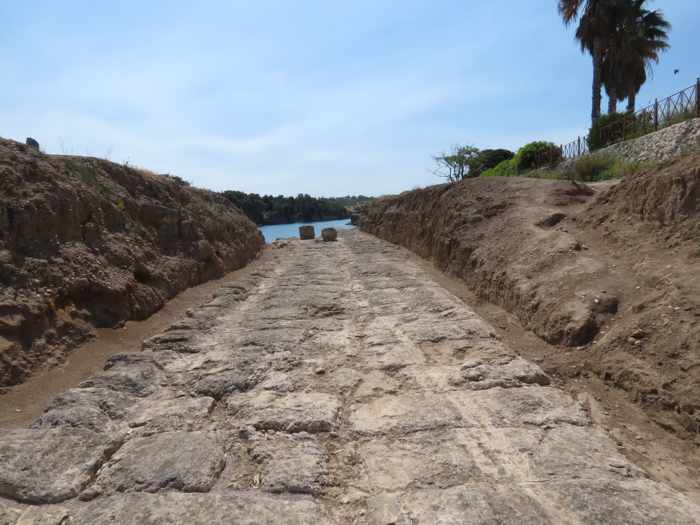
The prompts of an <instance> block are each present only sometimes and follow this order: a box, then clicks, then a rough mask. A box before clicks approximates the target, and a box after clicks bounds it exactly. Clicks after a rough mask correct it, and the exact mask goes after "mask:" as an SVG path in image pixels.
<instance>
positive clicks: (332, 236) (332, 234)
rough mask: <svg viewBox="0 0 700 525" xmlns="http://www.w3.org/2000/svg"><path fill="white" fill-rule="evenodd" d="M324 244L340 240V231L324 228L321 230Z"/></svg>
mask: <svg viewBox="0 0 700 525" xmlns="http://www.w3.org/2000/svg"><path fill="white" fill-rule="evenodd" d="M321 238H322V239H323V242H334V241H337V240H338V230H336V229H335V228H323V229H322V230H321Z"/></svg>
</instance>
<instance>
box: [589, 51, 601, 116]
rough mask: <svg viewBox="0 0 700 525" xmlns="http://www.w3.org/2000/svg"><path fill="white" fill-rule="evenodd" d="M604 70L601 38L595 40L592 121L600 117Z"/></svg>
mask: <svg viewBox="0 0 700 525" xmlns="http://www.w3.org/2000/svg"><path fill="white" fill-rule="evenodd" d="M602 72H603V46H602V43H601V41H600V39H599V38H596V39H595V40H593V86H592V87H593V95H592V97H591V98H592V102H593V105H592V107H591V123H592V124H595V121H596V120H598V119H599V118H600V105H601V101H602V96H601V87H602V77H603V76H602Z"/></svg>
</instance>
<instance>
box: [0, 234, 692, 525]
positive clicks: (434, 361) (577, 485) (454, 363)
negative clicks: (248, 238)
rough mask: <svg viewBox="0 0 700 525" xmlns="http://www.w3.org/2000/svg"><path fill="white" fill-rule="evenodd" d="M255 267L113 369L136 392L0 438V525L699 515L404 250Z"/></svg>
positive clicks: (294, 256) (659, 520) (327, 250)
mask: <svg viewBox="0 0 700 525" xmlns="http://www.w3.org/2000/svg"><path fill="white" fill-rule="evenodd" d="M268 255H269V256H270V257H271V258H272V260H271V259H267V260H266V261H264V262H261V265H260V266H259V267H258V268H257V269H256V270H257V271H256V272H255V273H254V274H252V275H251V276H249V277H246V278H245V279H243V280H242V282H240V285H241V286H240V287H239V288H228V289H223V290H222V291H221V294H220V295H219V297H218V298H217V299H215V300H214V301H211V302H209V303H207V304H205V305H202V307H199V308H195V309H193V310H192V312H191V317H190V319H194V320H196V322H197V326H196V327H191V328H189V329H185V328H184V327H183V325H182V323H177V326H175V327H173V330H171V331H175V332H178V334H179V335H178V342H179V343H181V346H180V347H173V346H172V341H168V340H167V338H166V337H160V338H156V339H154V340H151V342H150V344H149V346H148V349H147V350H145V351H144V352H142V353H141V354H136V355H124V356H121V357H119V358H117V359H116V360H115V362H112V363H110V366H109V368H108V371H110V370H113V369H114V368H119V369H120V370H121V373H122V374H123V375H124V376H125V377H133V378H139V377H141V378H143V381H144V382H145V383H147V385H145V386H146V387H144V388H140V389H138V390H134V389H133V388H132V385H131V384H129V383H126V382H114V383H109V384H108V383H102V386H99V387H97V386H90V387H88V388H78V389H74V390H72V391H70V392H67V393H66V394H64V395H62V396H61V399H60V400H59V401H58V402H56V403H55V404H54V405H52V406H51V407H50V408H49V409H48V410H47V412H46V414H44V416H43V417H42V418H41V420H40V421H39V422H37V423H38V424H37V425H35V427H34V428H32V429H30V430H14V431H0V496H2V497H3V499H0V523H8V524H10V525H24V524H44V523H49V524H54V525H60V524H71V525H87V524H89V525H94V524H97V525H101V524H104V525H112V524H125V525H141V524H153V525H156V524H158V525H160V524H163V525H165V524H171V523H178V524H179V523H182V524H188V525H189V524H192V525H205V524H206V525H209V524H214V523H236V524H247V525H254V524H262V523H264V524H299V525H301V524H315V523H321V524H324V525H325V524H329V525H334V524H337V525H340V524H349V523H358V524H359V523H363V524H368V525H387V524H390V523H392V524H397V525H409V524H410V525H413V524H421V525H423V524H425V525H428V524H433V523H444V524H447V523H482V524H487V523H488V524H492V523H499V524H505V525H510V524H514V525H515V524H522V523H527V524H530V523H532V524H542V525H549V524H559V523H586V524H593V523H634V524H639V525H644V524H650V525H651V524H654V525H666V524H668V525H672V524H673V525H675V524H679V523H683V524H685V523H697V522H698V516H700V508H699V507H698V506H697V505H696V504H694V503H693V502H692V501H691V500H690V499H689V498H688V497H686V496H684V495H683V494H681V493H680V492H678V491H675V490H673V489H671V488H669V487H668V486H666V485H664V484H663V483H659V482H656V481H653V480H651V479H649V478H648V477H647V475H646V474H645V472H643V471H642V470H640V469H639V468H638V467H636V466H635V465H634V464H633V463H631V462H630V461H629V460H627V459H626V458H625V457H624V456H623V455H622V454H621V452H620V451H619V450H618V449H617V447H616V445H615V442H614V441H612V440H611V439H610V437H609V436H608V435H607V434H606V433H605V432H603V431H602V430H601V429H599V428H597V427H596V426H595V425H594V424H593V422H592V421H591V418H590V417H589V414H588V412H587V410H586V409H585V407H584V405H583V404H582V403H581V402H579V401H577V400H575V399H573V398H572V397H570V396H569V395H568V394H566V393H565V392H564V391H562V390H559V389H557V388H555V387H552V386H549V385H548V383H549V380H548V377H547V376H546V375H545V374H544V373H543V372H542V370H541V369H540V368H539V367H538V366H537V365H535V364H532V363H530V362H528V361H526V360H524V359H522V358H519V357H518V356H517V354H516V353H515V351H514V350H513V349H511V348H509V347H507V346H506V345H505V344H503V343H502V342H501V341H499V340H498V338H496V337H495V336H494V334H493V328H492V327H491V326H490V325H489V324H488V323H486V322H485V321H483V320H482V319H481V318H480V317H479V316H478V315H476V314H475V313H474V311H473V310H471V309H470V308H469V307H467V306H466V305H465V304H464V303H463V302H461V301H460V300H458V299H457V298H456V297H454V296H453V295H452V294H451V293H449V292H448V291H446V290H445V289H443V288H441V287H440V286H439V285H437V284H436V283H435V282H434V281H432V280H431V276H430V274H429V273H428V272H426V271H424V270H422V269H421V268H420V267H418V266H417V265H415V264H413V263H412V262H410V261H407V260H406V255H405V253H404V252H403V251H402V250H399V249H398V248H396V247H393V246H391V245H389V244H388V243H385V242H382V241H380V240H378V239H376V238H372V237H370V236H369V235H367V234H364V233H362V232H356V231H355V232H343V233H342V234H341V236H340V237H339V240H338V242H337V244H335V245H333V246H329V245H327V244H325V243H315V242H311V243H306V242H290V243H289V244H288V245H287V247H285V248H281V249H279V250H274V251H272V250H271V251H270V252H268V253H267V254H266V256H268ZM307 275H313V276H314V279H313V280H310V279H308V278H306V276H307ZM331 304H332V305H335V308H334V309H332V310H329V309H328V308H327V306H328V305H331ZM310 312H317V313H318V315H310ZM321 313H322V314H321ZM167 333H168V332H166V334H167ZM185 343H186V344H185ZM184 347H186V348H187V349H188V351H187V352H179V351H178V348H184ZM117 363H118V364H117ZM147 363H157V365H158V366H157V368H158V372H157V373H153V374H152V375H150V376H148V377H147V378H145V377H143V369H144V366H145V364H147ZM238 369H241V370H244V371H245V372H246V373H250V374H254V375H256V377H257V380H256V381H255V382H254V383H253V384H249V385H248V386H247V387H245V389H244V390H240V389H232V390H230V391H227V392H224V393H223V394H222V396H223V397H222V399H221V401H220V402H219V403H218V404H217V405H216V406H214V407H213V400H212V398H211V397H209V396H208V395H207V394H206V393H200V392H198V391H197V389H196V385H198V384H200V380H201V379H202V378H203V377H206V376H209V375H212V374H215V373H222V372H224V371H234V370H238ZM89 383H90V384H91V385H94V384H96V381H89ZM82 391H84V392H82ZM77 392H79V393H77ZM144 392H148V394H146V395H144ZM117 394H118V395H117ZM102 402H103V403H102ZM68 407H72V408H73V409H75V411H71V414H68V413H67V412H66V409H67V408H68ZM100 407H102V412H103V413H102V416H101V417H96V416H97V414H96V412H97V411H98V410H100ZM178 407H179V408H180V410H179V411H178V410H177V408H178ZM81 408H82V409H83V411H82V412H83V413H84V414H85V416H86V417H85V418H84V420H83V421H82V422H81V420H80V418H79V417H78V415H79V414H80V413H81V411H80V409H81ZM56 412H58V413H59V414H55V413H56ZM52 413H54V415H55V417H52ZM69 415H70V417H68V416H69ZM101 421H105V422H106V421H109V425H111V427H110V428H111V430H109V432H101V431H100V430H99V428H100V426H101V425H102V423H101ZM49 424H51V427H50V428H47V427H46V425H49ZM114 437H117V439H115V441H114V442H112V441H110V438H114ZM79 440H80V446H79V447H75V446H74V447H71V445H75V443H76V442H78V441H79ZM50 451H52V452H50ZM27 502H30V503H34V504H35V505H25V503H27ZM2 520H4V522H3V521H2Z"/></svg>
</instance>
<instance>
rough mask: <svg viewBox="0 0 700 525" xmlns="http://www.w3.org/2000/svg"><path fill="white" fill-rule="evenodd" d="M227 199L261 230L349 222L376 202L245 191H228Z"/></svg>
mask: <svg viewBox="0 0 700 525" xmlns="http://www.w3.org/2000/svg"><path fill="white" fill-rule="evenodd" d="M224 197H226V198H227V199H228V200H230V201H231V202H232V203H233V204H235V205H236V206H238V207H239V208H240V209H241V210H242V211H243V213H245V214H246V215H247V216H248V217H249V218H250V219H251V220H252V221H253V222H255V223H256V224H258V225H260V226H263V225H266V224H286V223H293V222H311V221H324V220H335V219H347V218H349V217H350V215H351V213H352V212H353V210H354V209H355V208H356V207H357V206H360V205H362V204H365V203H367V202H368V201H371V200H372V197H366V196H364V195H348V196H345V197H325V198H316V197H311V196H310V195H306V194H302V193H300V194H299V195H297V196H296V197H285V196H283V195H278V196H272V195H263V196H260V195H258V194H257V193H244V192H242V191H225V192H224Z"/></svg>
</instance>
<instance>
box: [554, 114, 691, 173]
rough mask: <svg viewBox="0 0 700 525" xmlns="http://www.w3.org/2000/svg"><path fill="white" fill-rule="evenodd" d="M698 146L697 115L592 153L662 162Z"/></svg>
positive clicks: (563, 166)
mask: <svg viewBox="0 0 700 525" xmlns="http://www.w3.org/2000/svg"><path fill="white" fill-rule="evenodd" d="M699 148H700V118H695V119H691V120H686V121H685V122H681V123H680V124H674V125H673V126H669V127H667V128H664V129H661V130H659V131H656V132H654V133H650V134H648V135H644V136H643V137H639V138H637V139H630V140H626V141H625V142H620V143H618V144H613V145H612V146H608V147H607V148H603V149H600V150H597V151H596V152H595V154H596V155H611V156H614V157H617V158H620V159H622V160H626V161H628V162H638V161H641V162H665V161H669V160H673V159H676V158H678V157H680V156H681V155H682V154H683V153H684V152H688V151H690V150H693V149H699ZM576 160H577V159H567V160H565V161H564V162H562V163H561V164H559V165H558V166H557V168H559V169H566V168H568V167H569V166H571V165H572V164H573V163H574V162H576Z"/></svg>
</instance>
